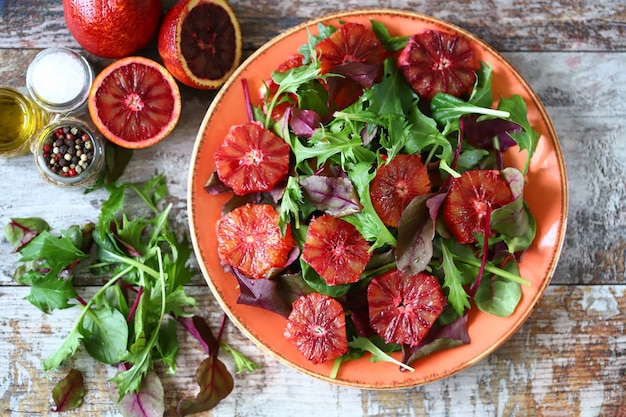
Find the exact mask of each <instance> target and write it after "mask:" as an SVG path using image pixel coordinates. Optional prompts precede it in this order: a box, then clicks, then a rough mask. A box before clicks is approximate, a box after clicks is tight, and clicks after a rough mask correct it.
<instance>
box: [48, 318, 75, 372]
mask: <svg viewBox="0 0 626 417" xmlns="http://www.w3.org/2000/svg"><path fill="white" fill-rule="evenodd" d="M83 311H84V310H83ZM79 323H80V321H79V322H77V323H76V324H75V325H74V327H73V328H72V331H71V332H70V334H69V335H68V336H67V337H66V338H65V340H64V341H63V343H62V344H61V346H59V347H58V348H57V350H56V351H55V352H54V353H53V354H52V355H50V356H48V357H47V358H46V359H45V360H44V361H43V370H44V371H49V370H51V369H56V368H58V367H59V365H61V363H62V362H63V361H64V360H65V359H66V358H68V357H72V356H74V354H75V353H76V350H77V349H78V347H79V346H80V341H81V339H82V338H83V335H82V334H81V333H80V330H79V326H78V324H79Z"/></svg>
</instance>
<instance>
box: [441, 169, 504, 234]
mask: <svg viewBox="0 0 626 417" xmlns="http://www.w3.org/2000/svg"><path fill="white" fill-rule="evenodd" d="M511 201H513V193H512V192H511V188H510V187H509V185H508V184H507V182H506V181H505V180H504V178H502V176H501V175H500V171H496V170H471V171H466V172H464V173H463V174H461V176H460V177H459V178H455V179H453V180H452V185H451V186H450V190H449V192H448V196H447V197H446V200H445V201H444V203H443V213H442V214H443V221H444V223H445V225H446V227H447V228H448V230H450V232H451V233H452V235H453V236H454V237H455V238H456V240H457V241H459V242H460V243H473V242H475V241H476V238H475V236H474V233H478V234H481V235H482V234H484V231H485V225H484V221H483V219H484V218H485V215H486V214H487V210H492V209H497V208H500V207H502V206H505V205H507V204H508V203H510V202H511Z"/></svg>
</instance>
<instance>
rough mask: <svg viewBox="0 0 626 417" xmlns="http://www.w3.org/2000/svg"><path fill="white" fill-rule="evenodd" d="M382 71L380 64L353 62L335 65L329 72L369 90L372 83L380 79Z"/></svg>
mask: <svg viewBox="0 0 626 417" xmlns="http://www.w3.org/2000/svg"><path fill="white" fill-rule="evenodd" d="M382 70H383V65H382V64H365V63H362V62H356V61H353V62H348V63H346V64H341V65H337V66H335V67H333V69H332V71H331V72H332V73H333V74H338V75H343V76H344V77H346V78H350V79H351V80H353V81H356V82H357V83H358V84H359V85H360V86H361V87H363V88H371V87H372V86H373V85H374V82H375V81H376V80H377V79H378V78H379V77H380V75H381V72H382Z"/></svg>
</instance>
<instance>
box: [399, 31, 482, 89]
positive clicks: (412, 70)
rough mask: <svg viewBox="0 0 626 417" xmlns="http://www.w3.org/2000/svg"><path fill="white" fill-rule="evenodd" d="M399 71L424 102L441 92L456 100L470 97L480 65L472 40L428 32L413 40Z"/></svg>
mask: <svg viewBox="0 0 626 417" xmlns="http://www.w3.org/2000/svg"><path fill="white" fill-rule="evenodd" d="M398 69H399V70H400V71H401V72H402V73H403V74H404V77H405V78H406V80H407V81H408V82H409V84H411V87H412V88H413V90H415V92H416V93H417V94H418V95H419V96H420V97H421V98H423V99H426V100H431V99H432V98H433V97H434V96H435V94H437V93H439V92H444V93H448V94H451V95H453V96H456V97H461V96H463V95H464V94H466V93H469V92H470V91H471V88H472V86H473V85H474V82H475V81H476V72H475V71H476V70H477V69H478V62H477V60H476V56H475V53H474V49H472V46H471V45H470V42H469V40H468V39H466V38H464V37H461V36H459V35H452V34H449V33H446V32H441V31H437V30H426V31H424V32H421V33H418V34H415V35H413V36H411V37H410V38H409V42H408V43H407V45H406V46H405V47H404V49H403V50H402V52H401V53H400V56H399V57H398Z"/></svg>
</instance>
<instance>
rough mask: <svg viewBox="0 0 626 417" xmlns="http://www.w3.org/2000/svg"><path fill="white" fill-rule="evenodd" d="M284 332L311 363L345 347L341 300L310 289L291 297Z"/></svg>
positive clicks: (344, 323) (334, 353)
mask: <svg viewBox="0 0 626 417" xmlns="http://www.w3.org/2000/svg"><path fill="white" fill-rule="evenodd" d="M284 335H285V338H286V339H287V340H288V341H289V342H291V343H293V344H295V345H296V346H297V348H298V350H299V351H300V352H301V353H302V354H303V355H304V357H305V358H307V359H308V360H310V361H311V362H313V363H315V364H318V363H322V362H326V361H327V360H331V359H335V358H337V357H339V356H341V355H343V354H344V353H346V352H347V351H348V339H347V336H346V319H345V313H344V311H343V308H342V307H341V304H340V303H339V302H338V301H337V300H335V299H334V298H332V297H330V296H328V295H322V294H319V293H315V292H314V293H311V294H307V295H303V296H300V297H299V298H298V299H297V300H296V301H294V302H293V304H292V311H291V314H289V317H288V319H287V326H286V328H285V332H284Z"/></svg>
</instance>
